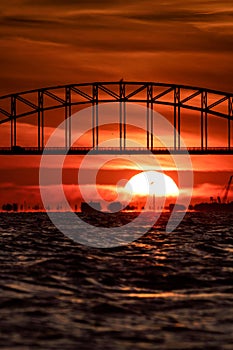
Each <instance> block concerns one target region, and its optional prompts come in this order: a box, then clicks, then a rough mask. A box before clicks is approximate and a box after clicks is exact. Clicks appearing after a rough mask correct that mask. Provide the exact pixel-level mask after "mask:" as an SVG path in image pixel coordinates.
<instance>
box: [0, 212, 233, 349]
mask: <svg viewBox="0 0 233 350" xmlns="http://www.w3.org/2000/svg"><path fill="white" fill-rule="evenodd" d="M165 219H166V218H165ZM162 230H163V228H161V231H160V232H159V231H158V228H154V229H152V230H151V232H150V233H149V234H147V235H146V236H144V237H143V238H141V239H140V240H138V241H137V242H134V243H132V244H130V245H128V246H125V247H122V248H115V249H108V250H104V249H92V248H88V247H84V246H81V245H79V244H76V243H74V242H72V241H70V240H69V239H68V238H66V237H64V236H63V235H62V234H61V233H59V232H58V231H57V230H56V229H55V228H54V226H53V225H52V224H51V223H50V221H49V219H48V218H47V216H46V214H39V213H38V214H1V215H0V245H1V253H0V266H1V269H0V277H1V282H0V289H1V294H0V333H1V334H0V348H1V349H46V350H47V349H80V350H83V349H84V350H85V349H96V350H99V349H101V350H102V349H103V350H104V349H106V350H107V349H145V350H146V349H161V350H162V349H232V342H233V338H232V332H233V328H232V315H233V294H232V291H233V288H232V286H231V279H232V252H233V237H232V235H233V215H232V214H231V213H225V214H224V213H221V214H215V213H211V214H208V213H189V214H187V215H186V217H185V219H184V221H183V222H182V224H181V225H180V226H179V228H178V229H177V230H176V231H175V232H173V233H170V234H168V233H165V232H163V231H162Z"/></svg>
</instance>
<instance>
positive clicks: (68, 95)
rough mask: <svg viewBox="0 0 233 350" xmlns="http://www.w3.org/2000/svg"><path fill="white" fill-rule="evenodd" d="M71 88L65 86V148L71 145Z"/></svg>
mask: <svg viewBox="0 0 233 350" xmlns="http://www.w3.org/2000/svg"><path fill="white" fill-rule="evenodd" d="M71 114H72V112H71V89H70V86H68V87H66V88H65V143H66V148H70V147H71V120H70V116H71Z"/></svg>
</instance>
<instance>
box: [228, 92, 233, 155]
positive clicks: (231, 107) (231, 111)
mask: <svg viewBox="0 0 233 350" xmlns="http://www.w3.org/2000/svg"><path fill="white" fill-rule="evenodd" d="M232 119H233V98H232V97H229V99H228V148H229V150H230V149H231V120H232Z"/></svg>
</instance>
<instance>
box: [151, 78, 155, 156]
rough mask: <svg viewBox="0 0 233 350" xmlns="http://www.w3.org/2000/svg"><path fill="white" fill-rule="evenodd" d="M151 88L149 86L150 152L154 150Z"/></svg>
mask: <svg viewBox="0 0 233 350" xmlns="http://www.w3.org/2000/svg"><path fill="white" fill-rule="evenodd" d="M152 96H153V86H152V85H151V86H150V126H151V133H150V146H151V150H153V148H154V104H153V98H152Z"/></svg>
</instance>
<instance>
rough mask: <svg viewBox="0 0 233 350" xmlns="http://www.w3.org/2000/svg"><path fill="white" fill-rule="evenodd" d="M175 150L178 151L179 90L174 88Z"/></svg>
mask: <svg viewBox="0 0 233 350" xmlns="http://www.w3.org/2000/svg"><path fill="white" fill-rule="evenodd" d="M173 119H174V121H173V124H174V125H173V126H174V150H176V146H177V130H176V129H177V88H176V87H175V88H174V118H173Z"/></svg>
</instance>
